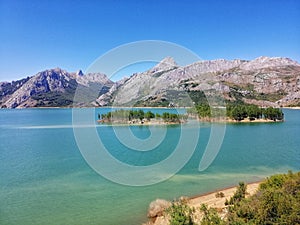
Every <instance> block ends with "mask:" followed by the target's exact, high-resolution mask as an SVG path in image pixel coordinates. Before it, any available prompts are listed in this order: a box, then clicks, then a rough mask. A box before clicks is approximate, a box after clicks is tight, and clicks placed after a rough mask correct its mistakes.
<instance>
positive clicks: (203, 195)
mask: <svg viewBox="0 0 300 225" xmlns="http://www.w3.org/2000/svg"><path fill="white" fill-rule="evenodd" d="M263 181H264V179H259V180H257V181H253V182H249V183H248V182H245V184H246V185H247V188H248V186H252V185H257V184H260V183H261V182H263ZM237 186H238V185H231V186H228V187H224V188H218V189H214V190H213V191H209V192H205V193H203V194H196V195H192V196H190V197H188V199H189V200H192V199H197V198H201V197H205V196H208V195H211V194H215V193H217V192H224V191H227V190H231V189H236V187H237Z"/></svg>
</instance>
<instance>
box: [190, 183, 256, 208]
mask: <svg viewBox="0 0 300 225" xmlns="http://www.w3.org/2000/svg"><path fill="white" fill-rule="evenodd" d="M260 183H261V182H255V183H250V184H247V196H250V195H253V194H254V193H255V192H256V191H257V189H258V186H259V184H260ZM236 189H237V187H230V188H226V189H222V190H218V191H214V192H211V193H207V194H204V195H200V196H194V197H191V198H190V199H189V205H190V206H193V207H200V206H201V204H207V205H208V206H209V207H213V208H224V206H225V200H226V199H229V198H230V197H232V196H233V194H234V193H235V191H236ZM218 192H223V194H224V197H223V198H217V197H216V194H217V193H218Z"/></svg>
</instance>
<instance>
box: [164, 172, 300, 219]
mask: <svg viewBox="0 0 300 225" xmlns="http://www.w3.org/2000/svg"><path fill="white" fill-rule="evenodd" d="M246 193H247V186H246V185H245V183H243V182H240V183H239V186H238V188H237V190H236V192H235V193H234V195H233V196H232V197H231V198H230V199H229V200H227V201H226V203H225V205H227V211H228V212H227V214H226V216H225V217H224V218H223V219H221V217H220V216H219V214H218V211H217V209H214V208H208V207H207V206H206V205H202V206H201V207H200V212H201V213H202V215H203V217H202V221H201V223H200V225H209V224H219V225H247V224H252V225H275V224H276V225H277V224H278V225H279V224H282V225H283V224H286V225H298V224H300V172H298V173H292V172H289V173H288V174H278V175H273V176H271V177H270V178H267V179H266V180H265V181H264V182H262V183H261V184H260V186H259V189H258V191H257V192H256V193H255V194H254V195H252V196H250V197H249V198H245V196H246ZM194 212H195V209H193V208H190V207H189V206H188V205H187V204H186V203H185V202H182V201H179V202H177V203H173V204H172V206H171V207H170V208H169V209H168V210H167V213H168V214H169V216H170V224H172V225H173V224H174V225H175V224H176V225H177V224H178V225H179V224H193V225H196V224H197V223H196V222H195V221H194V219H193V218H194V215H193V213H194Z"/></svg>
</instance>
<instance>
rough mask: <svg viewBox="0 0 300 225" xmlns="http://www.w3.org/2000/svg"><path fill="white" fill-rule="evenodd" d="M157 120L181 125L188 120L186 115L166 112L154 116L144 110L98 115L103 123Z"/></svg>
mask: <svg viewBox="0 0 300 225" xmlns="http://www.w3.org/2000/svg"><path fill="white" fill-rule="evenodd" d="M154 118H156V119H157V120H160V119H162V120H163V121H164V122H165V123H181V122H182V121H185V120H187V116H186V115H181V114H176V113H169V112H164V113H163V114H158V113H156V114H154V113H153V112H151V111H147V112H144V111H143V110H142V109H139V110H124V109H118V110H115V111H111V112H108V113H106V114H98V119H99V120H100V121H101V122H109V123H111V122H121V123H122V122H123V123H124V122H132V123H135V122H141V123H143V122H144V120H145V119H146V120H147V121H150V120H151V119H154Z"/></svg>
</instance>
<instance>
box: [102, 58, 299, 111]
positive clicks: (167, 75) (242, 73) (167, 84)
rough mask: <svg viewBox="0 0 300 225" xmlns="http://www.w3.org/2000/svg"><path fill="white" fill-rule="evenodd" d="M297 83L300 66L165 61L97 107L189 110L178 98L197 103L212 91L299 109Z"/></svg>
mask: <svg viewBox="0 0 300 225" xmlns="http://www.w3.org/2000/svg"><path fill="white" fill-rule="evenodd" d="M299 83H300V65H299V64H298V63H297V62H295V61H293V60H291V59H288V58H279V57H278V58H270V57H259V58H257V59H254V60H252V61H247V60H224V59H220V60H210V61H200V62H195V63H193V64H191V65H187V66H183V67H180V66H178V65H177V64H176V63H175V62H174V60H173V59H171V58H169V57H168V58H166V59H164V60H163V61H162V62H160V63H159V64H158V65H157V66H155V67H154V68H152V69H150V70H148V71H146V72H143V73H139V74H134V75H133V76H131V77H130V78H129V79H127V80H126V81H124V82H123V83H121V84H119V85H118V87H117V88H114V89H113V90H111V91H110V92H109V93H107V94H104V95H102V96H100V98H99V99H98V100H97V102H98V104H99V105H100V106H103V105H112V104H113V105H117V106H126V105H127V106H129V105H130V106H133V105H134V106H149V105H150V106H157V105H163V106H166V105H168V104H170V103H175V104H176V105H178V106H190V104H191V102H188V101H187V100H188V98H185V97H184V95H191V99H192V101H198V100H199V99H200V97H201V96H202V95H203V92H205V94H207V93H210V92H211V91H214V90H218V91H220V92H222V94H223V97H224V98H225V99H226V100H229V101H243V102H247V103H254V104H258V105H263V106H268V105H275V106H277V105H278V106H288V105H297V104H299V103H300V99H299V93H300V86H299ZM201 93H202V94H201ZM212 93H213V92H212ZM201 98H202V100H203V96H202V97H201ZM204 98H205V96H204ZM200 100H201V99H200Z"/></svg>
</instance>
